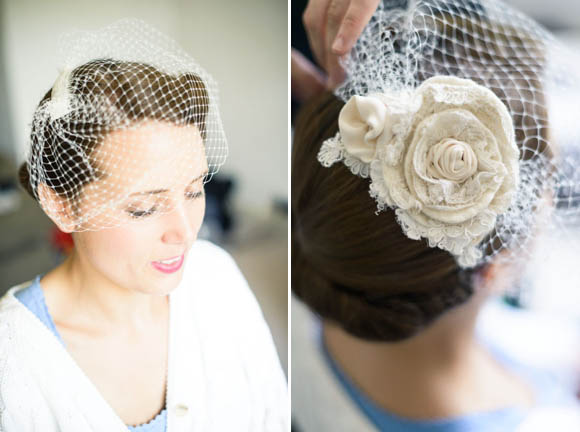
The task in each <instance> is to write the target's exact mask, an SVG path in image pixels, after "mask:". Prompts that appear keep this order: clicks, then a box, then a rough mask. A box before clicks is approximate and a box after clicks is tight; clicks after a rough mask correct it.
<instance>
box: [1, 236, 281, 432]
mask: <svg viewBox="0 0 580 432" xmlns="http://www.w3.org/2000/svg"><path fill="white" fill-rule="evenodd" d="M29 284H30V282H27V283H25V284H21V285H19V286H15V287H13V288H11V289H10V290H9V291H8V292H7V293H6V294H5V295H4V296H3V297H2V299H1V300H0V431H2V432H28V431H30V432H32V431H42V432H50V431H61V432H85V431H87V432H88V431H99V432H117V431H118V432H127V426H126V425H125V424H124V423H123V421H122V420H121V419H120V418H119V416H118V415H117V414H116V413H115V412H114V411H113V409H112V408H111V406H110V405H109V404H108V403H107V402H106V401H105V399H104V398H103V397H102V395H101V394H100V393H99V392H98V390H97V388H96V387H95V386H94V384H93V383H92V382H91V381H90V380H89V379H88V377H87V376H86V375H85V374H84V372H83V371H82V370H81V369H80V367H79V366H78V364H77V363H76V362H75V361H74V360H73V358H72V357H71V356H70V354H69V353H68V352H67V351H66V349H65V348H64V347H63V346H62V345H61V343H60V342H59V341H58V340H57V339H56V337H55V336H54V335H53V334H52V333H51V332H50V330H49V329H48V328H46V326H45V325H44V324H43V323H42V322H41V321H40V320H39V319H38V318H37V317H36V316H35V315H34V314H33V313H32V312H30V311H29V310H28V309H27V308H26V307H25V306H24V305H22V304H21V303H20V302H19V301H18V299H16V298H15V297H14V293H15V292H16V291H18V290H20V289H23V288H25V287H26V286H28V285H29ZM169 298H170V327H169V328H170V333H169V357H168V379H167V393H166V408H167V431H168V432H178V431H204V432H205V431H234V430H235V431H252V432H255V431H282V430H287V429H288V426H287V425H288V413H287V410H288V403H287V385H286V381H285V378H284V374H283V372H282V370H281V367H280V362H279V360H278V357H277V354H276V351H275V348H274V344H273V342H272V337H271V335H270V332H269V329H268V327H267V325H266V323H265V321H264V318H263V316H262V313H261V311H260V308H259V306H258V303H257V302H256V300H255V298H254V296H253V294H252V292H251V291H250V289H249V287H248V285H247V283H246V281H245V279H244V277H243V276H242V274H241V273H240V271H239V269H238V268H237V266H236V264H235V263H234V261H233V260H232V258H231V257H230V256H229V255H228V254H227V253H226V252H224V251H223V250H222V249H220V248H218V247H217V246H215V245H212V244H211V243H208V242H205V241H197V242H196V243H195V244H194V246H193V247H192V249H191V252H190V254H189V257H188V260H187V264H186V267H185V269H184V275H183V279H182V281H181V283H180V284H179V286H178V287H177V288H176V289H175V290H174V291H172V292H171V294H170V295H169ZM110 354H111V355H115V353H110ZM126 397H131V391H130V389H128V390H127V396H126Z"/></svg>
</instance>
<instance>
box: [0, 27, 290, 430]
mask: <svg viewBox="0 0 580 432" xmlns="http://www.w3.org/2000/svg"><path fill="white" fill-rule="evenodd" d="M76 37H77V39H74V42H73V43H70V44H69V46H68V49H66V50H65V52H66V53H68V55H70V56H73V57H72V58H68V59H67V61H66V62H65V67H64V69H63V71H62V72H61V75H60V76H59V78H58V79H57V82H56V83H55V85H54V86H53V87H52V89H51V90H50V91H49V92H48V93H47V94H46V95H45V97H44V98H43V99H42V101H41V102H40V104H39V106H38V108H37V110H36V112H35V115H34V119H33V123H32V131H31V149H30V156H29V159H28V161H27V163H26V164H24V165H23V167H22V168H21V170H20V174H21V182H22V185H23V186H24V187H25V188H26V189H27V191H28V192H29V193H30V195H31V196H32V197H33V198H34V199H36V200H38V202H39V204H40V205H41V206H42V208H43V210H44V211H45V212H46V213H47V215H48V216H49V217H50V218H51V219H52V220H53V221H54V222H55V224H57V226H58V227H59V229H61V230H62V231H64V232H70V233H72V236H73V239H74V249H73V251H72V253H71V254H70V256H69V257H68V258H67V259H66V260H65V261H64V262H63V263H62V264H61V265H59V266H58V267H56V268H55V269H53V270H51V271H49V272H48V273H46V274H44V275H39V276H37V277H36V278H35V279H34V280H33V281H32V282H26V283H24V284H21V285H19V286H16V287H13V288H12V289H10V290H9V291H8V292H7V294H6V295H5V296H4V297H3V298H2V300H1V301H0V334H1V335H0V351H1V354H0V358H1V359H2V366H1V367H0V376H1V378H0V383H1V384H0V425H1V426H0V429H2V430H3V431H4V430H5V431H7V432H9V431H24V430H43V431H49V430H55V431H56V430H58V431H76V432H77V431H104V430H106V431H122V430H127V429H129V430H135V431H189V430H216V431H217V430H283V429H284V428H285V417H286V414H285V410H286V404H285V381H284V376H283V373H282V371H281V368H280V365H279V362H278V358H277V356H276V352H275V349H274V346H273V343H272V339H271V336H270V333H269V330H268V328H267V326H266V324H265V322H264V320H263V317H262V314H261V312H260V309H259V306H258V304H257V302H256V300H255V299H254V297H253V295H252V294H251V291H250V290H249V288H248V286H247V283H246V281H245V280H244V278H243V276H242V275H241V273H240V271H239V269H238V268H237V266H236V265H235V263H234V262H233V260H232V259H231V257H230V256H229V255H228V254H227V253H226V252H224V251H223V250H221V249H220V248H218V247H217V246H215V245H212V244H211V243H209V242H205V241H197V240H196V239H197V234H198V232H199V229H200V226H201V223H202V220H203V215H204V210H205V198H204V192H203V189H204V187H203V186H204V183H205V182H206V181H208V180H209V178H210V177H211V175H212V174H213V173H214V172H215V171H216V170H217V168H218V167H219V165H220V164H221V163H222V162H223V160H224V158H225V154H226V151H227V147H226V144H225V138H224V135H223V130H222V128H221V121H220V119H219V113H218V111H217V106H216V104H217V95H216V88H215V84H214V83H213V81H212V79H211V77H209V75H207V73H205V72H204V71H203V70H202V69H201V68H200V67H199V66H198V65H197V64H195V62H194V61H193V60H192V59H191V58H190V57H189V56H188V55H187V54H185V53H184V52H182V51H181V50H180V49H179V48H177V47H176V46H175V45H174V44H173V42H171V41H170V40H168V39H166V38H164V37H163V36H162V35H160V34H158V33H156V32H155V31H154V30H152V29H150V28H148V27H147V26H146V25H145V24H144V23H142V22H139V21H137V20H125V21H120V22H118V23H116V24H114V25H112V26H109V27H108V28H105V29H103V30H101V31H99V32H96V33H93V34H91V33H86V34H80V35H77V36H76ZM69 42H70V40H69ZM111 42H112V45H111V46H110V47H109V48H110V50H108V51H107V50H105V51H103V46H106V43H111ZM94 55H98V56H100V57H98V58H92V59H91V57H92V56H94ZM75 56H76V57H75ZM87 58H89V60H88V61H87Z"/></svg>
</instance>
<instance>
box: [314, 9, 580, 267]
mask: <svg viewBox="0 0 580 432" xmlns="http://www.w3.org/2000/svg"><path fill="white" fill-rule="evenodd" d="M579 65H580V61H579V56H578V55H577V54H576V53H573V52H570V51H568V50H567V48H565V47H564V45H563V44H562V43H560V42H559V41H558V40H557V39H556V38H555V37H554V36H553V35H552V34H550V33H549V32H548V31H547V30H545V29H544V28H543V27H541V26H540V25H539V24H537V23H536V22H534V21H533V20H532V19H530V18H528V17H527V16H525V15H524V14H522V13H520V12H518V11H516V10H514V9H512V8H511V7H509V6H508V5H506V4H505V3H503V2H501V1H498V0H481V1H478V0H448V1H444V0H419V1H404V0H403V1H400V0H399V1H388V0H385V1H383V2H381V5H380V6H379V8H378V9H377V11H376V12H375V14H374V16H373V17H372V19H371V21H370V22H369V24H368V25H367V26H366V28H365V29H364V31H363V33H362V35H361V37H360V39H359V40H358V41H357V43H356V45H355V46H354V48H353V50H352V52H351V53H350V54H349V55H348V56H347V57H346V58H345V59H344V67H345V70H346V72H347V78H346V81H345V82H344V84H343V85H341V87H339V88H338V89H337V90H336V92H335V93H336V95H337V96H338V97H339V98H341V99H342V100H343V101H344V102H345V103H346V105H345V106H344V108H343V110H342V111H341V115H340V117H339V133H338V134H337V135H336V136H335V137H333V138H331V139H329V140H327V141H325V142H324V143H323V145H322V147H321V150H320V153H319V156H318V158H319V160H320V162H321V163H322V164H323V165H325V166H330V165H332V164H334V163H336V162H338V161H342V162H343V163H344V164H346V165H347V166H348V167H349V169H350V170H351V171H352V172H353V173H354V174H356V175H359V176H362V177H368V178H369V181H370V188H369V191H370V194H371V196H372V197H373V198H375V199H376V201H377V204H378V210H379V211H382V210H384V209H385V208H390V209H393V210H394V211H395V212H396V215H397V219H398V221H399V223H400V224H401V227H402V229H403V231H404V232H405V234H406V235H407V236H408V237H410V238H412V239H417V240H419V239H425V240H427V241H428V242H429V245H430V246H432V247H440V248H442V249H444V250H447V251H449V252H450V253H452V254H453V255H454V256H455V257H456V259H457V261H458V263H459V264H460V265H461V266H462V267H473V266H476V265H478V264H480V263H482V262H485V261H488V260H490V259H491V258H500V257H501V258H502V259H503V258H505V259H513V258H521V257H522V256H525V255H526V254H527V253H528V252H529V250H530V249H531V248H530V246H531V244H532V243H533V241H534V239H535V238H536V237H537V236H538V235H539V233H542V232H545V231H546V230H560V229H564V230H565V229H567V227H570V226H573V225H574V224H577V223H578V222H579V221H580V217H579V216H580V210H579V209H580V207H579V204H580V203H579V198H580V175H579V174H578V173H577V171H578V170H577V169H576V166H577V165H578V161H579V160H580V159H579V158H580V152H579V151H578V150H579V149H580V146H579V145H580V127H578V121H579V120H580V103H578V101H579V100H580V72H579V70H580V69H579Z"/></svg>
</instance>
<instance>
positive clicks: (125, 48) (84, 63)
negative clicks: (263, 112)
mask: <svg viewBox="0 0 580 432" xmlns="http://www.w3.org/2000/svg"><path fill="white" fill-rule="evenodd" d="M59 56H60V58H59V64H60V65H61V66H60V69H59V71H58V77H57V79H56V81H55V83H54V85H53V87H52V89H51V91H50V92H49V93H48V94H47V95H46V96H45V98H44V99H42V100H41V102H40V104H39V105H38V107H37V109H36V110H35V112H34V115H33V119H32V122H31V124H30V134H29V136H30V146H29V149H28V152H27V155H26V161H27V171H28V182H29V185H30V190H31V191H32V193H33V194H34V196H35V198H36V199H37V200H38V201H39V202H40V203H41V205H42V207H43V209H44V210H45V212H46V213H47V214H48V215H49V216H50V217H51V218H52V219H53V220H54V221H55V222H56V223H57V224H59V225H60V226H61V227H65V229H66V230H67V231H86V230H99V229H103V228H110V227H116V226H120V225H122V224H125V223H130V222H135V220H136V219H142V218H144V217H148V218H154V217H156V216H157V215H160V214H163V213H165V212H168V211H170V210H172V209H175V208H176V206H177V205H181V202H180V200H179V199H178V198H182V197H183V198H184V199H185V200H187V199H195V198H196V197H199V194H200V193H201V190H202V186H203V183H204V182H207V181H209V180H210V179H211V177H212V175H213V174H215V173H216V172H217V170H218V169H219V167H220V166H221V165H222V164H223V162H224V161H225V158H226V156H227V143H226V138H225V134H224V130H223V126H222V122H221V118H220V114H219V110H218V107H219V100H218V89H217V85H216V83H215V81H214V80H213V79H212V77H211V76H210V75H209V74H208V73H207V72H206V71H205V70H204V69H203V68H202V67H201V66H200V65H199V64H198V63H197V62H196V61H195V60H194V59H193V58H192V57H191V56H190V55H189V54H188V53H186V52H185V51H184V50H183V49H181V48H180V47H179V46H178V44H177V43H176V42H175V41H173V40H172V39H170V38H169V37H167V36H165V35H164V34H162V33H161V32H159V31H158V30H156V29H154V28H153V27H151V26H149V25H148V24H146V23H145V22H143V21H141V20H138V19H123V20H120V21H117V22H115V23H113V24H111V25H109V26H107V27H104V28H101V29H99V30H95V31H74V32H70V33H67V34H63V35H62V36H61V37H60V38H59Z"/></svg>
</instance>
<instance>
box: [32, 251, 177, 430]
mask: <svg viewBox="0 0 580 432" xmlns="http://www.w3.org/2000/svg"><path fill="white" fill-rule="evenodd" d="M78 261H79V257H78V256H77V255H76V254H75V253H74V252H73V254H72V255H71V256H70V257H69V258H68V259H67V260H66V261H65V262H64V263H63V264H62V265H60V266H59V267H57V268H55V269H54V270H52V271H51V272H50V273H48V274H47V275H46V276H45V277H44V278H42V279H41V285H42V288H43V290H44V294H45V297H46V302H47V307H48V309H49V311H50V313H51V315H52V317H53V320H54V323H55V326H56V328H57V330H58V332H59V334H60V335H61V337H62V338H63V340H64V343H65V345H66V350H67V351H68V353H69V354H70V355H71V356H72V358H73V359H74V360H75V362H76V363H77V364H78V366H79V367H80V368H81V369H82V370H83V372H84V373H85V374H86V376H87V377H88V378H89V380H90V381H91V382H92V383H93V384H94V385H95V387H96V388H97V390H98V391H99V393H100V394H101V395H102V397H103V398H104V399H105V400H106V401H107V403H108V404H109V405H110V406H111V407H112V409H113V411H115V413H116V414H117V415H118V416H119V417H120V418H121V420H122V421H123V422H124V423H125V424H128V425H137V424H141V423H146V422H148V421H149V420H151V419H152V418H153V417H155V416H156V415H157V414H158V413H159V412H160V411H161V410H162V409H163V407H164V405H165V389H166V371H167V352H168V330H169V303H168V298H167V296H166V295H165V296H151V295H147V294H141V293H137V294H134V293H128V292H122V291H112V290H111V291H109V292H108V293H106V291H105V290H103V289H96V287H95V285H89V284H84V283H83V282H81V281H82V280H83V276H82V274H81V273H80V272H79V268H82V265H80V264H79V263H78ZM79 266H81V267H79ZM79 287H83V288H82V289H81V288H79ZM92 287H95V288H92Z"/></svg>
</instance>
